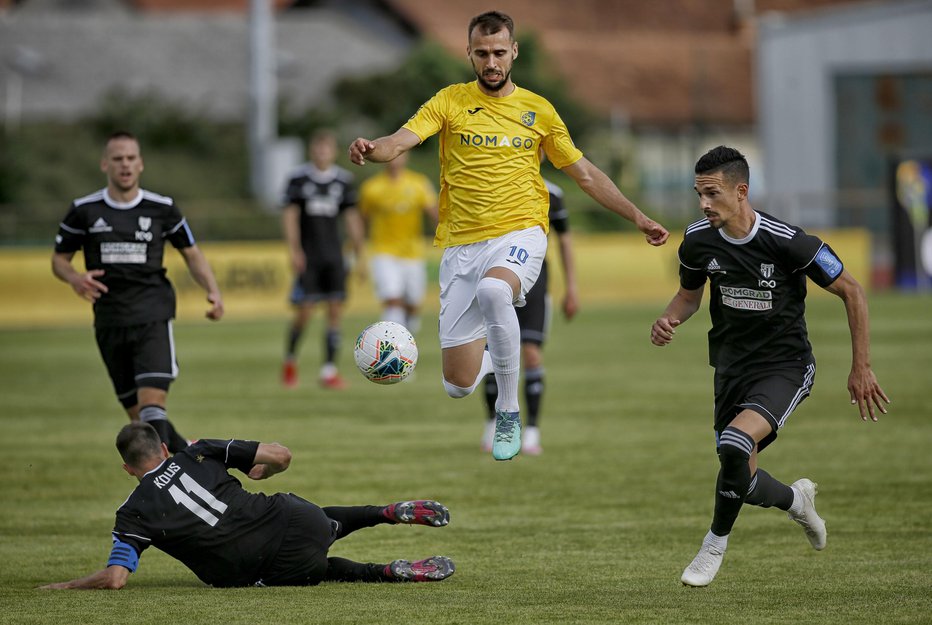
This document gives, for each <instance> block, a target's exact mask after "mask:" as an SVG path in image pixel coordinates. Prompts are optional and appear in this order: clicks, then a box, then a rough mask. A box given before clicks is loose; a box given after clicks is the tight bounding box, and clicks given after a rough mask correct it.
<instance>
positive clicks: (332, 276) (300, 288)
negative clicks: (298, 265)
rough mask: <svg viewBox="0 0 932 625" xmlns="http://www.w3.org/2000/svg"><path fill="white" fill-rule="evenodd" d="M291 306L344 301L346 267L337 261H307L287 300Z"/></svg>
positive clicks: (341, 261) (340, 260)
mask: <svg viewBox="0 0 932 625" xmlns="http://www.w3.org/2000/svg"><path fill="white" fill-rule="evenodd" d="M289 299H290V300H291V303H292V304H295V305H297V304H310V303H314V302H320V301H325V300H343V299H346V267H344V266H343V259H342V258H341V259H339V260H338V261H322V262H314V263H312V262H311V261H308V265H307V268H306V269H305V270H304V272H303V273H302V274H301V275H300V276H298V277H297V279H295V282H294V286H293V287H292V289H291V296H290V298H289Z"/></svg>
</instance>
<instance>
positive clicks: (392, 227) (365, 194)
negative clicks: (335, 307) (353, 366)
mask: <svg viewBox="0 0 932 625" xmlns="http://www.w3.org/2000/svg"><path fill="white" fill-rule="evenodd" d="M407 162H408V155H407V154H402V155H401V156H399V157H398V158H396V159H394V160H391V161H389V162H388V163H387V164H386V166H385V169H384V170H383V171H382V172H380V173H378V174H376V175H374V176H372V177H371V178H369V179H368V180H366V181H365V182H364V183H363V184H362V186H361V187H360V188H359V210H360V211H361V212H362V216H363V218H365V220H366V226H367V230H368V235H369V249H370V251H371V254H372V259H371V261H370V263H371V270H370V275H371V276H372V281H373V283H374V284H375V291H376V295H377V296H378V298H379V301H381V302H382V319H383V320H384V321H394V322H395V323H400V324H401V325H403V326H405V327H406V328H408V330H410V331H411V333H412V334H414V333H416V332H417V331H418V328H419V327H420V318H419V316H418V313H419V310H420V307H421V301H422V300H423V299H424V292H425V290H426V288H427V267H426V264H425V261H424V214H425V213H426V214H427V215H428V216H429V217H430V219H431V221H432V222H433V223H436V222H437V192H436V191H434V187H433V185H431V183H430V180H428V179H427V176H425V175H423V174H419V173H417V172H415V171H412V170H410V169H408V168H407V167H406V165H407Z"/></svg>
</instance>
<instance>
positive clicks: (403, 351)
mask: <svg viewBox="0 0 932 625" xmlns="http://www.w3.org/2000/svg"><path fill="white" fill-rule="evenodd" d="M353 356H354V357H355V358H356V366H357V367H359V370H360V371H361V372H362V374H363V375H364V376H366V379H368V380H372V381H373V382H375V383H376V384H397V383H398V382H401V381H402V380H404V379H405V378H406V377H408V376H409V375H411V372H412V371H414V366H415V365H416V364H417V343H415V342H414V337H413V336H411V333H410V332H408V330H407V328H405V327H404V326H403V325H401V324H398V323H394V322H393V321H378V322H376V323H373V324H372V325H371V326H369V327H368V328H366V329H365V330H363V331H362V332H360V333H359V338H357V339H356V347H355V348H354V350H353Z"/></svg>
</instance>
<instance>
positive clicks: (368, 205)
mask: <svg viewBox="0 0 932 625" xmlns="http://www.w3.org/2000/svg"><path fill="white" fill-rule="evenodd" d="M436 203H437V194H436V193H435V192H434V189H433V186H431V184H430V181H429V180H428V179H427V176H425V175H423V174H419V173H417V172H414V171H411V170H408V169H403V170H401V172H399V175H398V177H397V178H392V177H391V176H389V175H388V173H387V172H386V171H381V172H379V173H378V174H376V175H374V176H372V177H371V178H369V179H368V180H366V181H365V182H364V183H363V184H362V187H360V189H359V210H360V211H362V214H363V215H364V216H365V217H366V221H367V222H368V229H369V248H370V249H371V251H372V253H373V254H391V255H392V256H399V257H401V258H423V256H424V210H425V209H426V208H429V207H431V206H433V205H434V204H436Z"/></svg>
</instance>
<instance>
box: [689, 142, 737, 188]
mask: <svg viewBox="0 0 932 625" xmlns="http://www.w3.org/2000/svg"><path fill="white" fill-rule="evenodd" d="M718 172H722V174H723V175H724V177H725V178H727V179H728V180H729V181H731V182H736V183H742V182H743V183H744V184H747V183H748V182H750V179H751V170H750V168H749V167H748V159H746V158H745V157H744V154H742V153H741V152H739V151H738V150H736V149H734V148H729V147H727V146H724V145H720V146H718V147H717V148H712V149H711V150H709V151H708V152H706V153H705V154H703V155H702V157H701V158H700V159H699V160H698V161H696V173H697V174H714V173H718Z"/></svg>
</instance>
